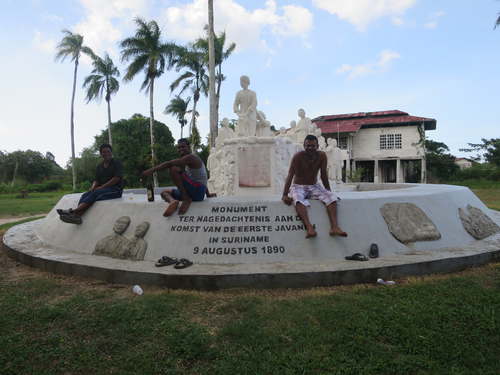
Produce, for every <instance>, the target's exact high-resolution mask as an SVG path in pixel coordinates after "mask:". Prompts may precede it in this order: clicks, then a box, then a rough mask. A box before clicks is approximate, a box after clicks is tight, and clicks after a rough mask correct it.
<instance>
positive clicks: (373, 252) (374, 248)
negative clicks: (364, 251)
mask: <svg viewBox="0 0 500 375" xmlns="http://www.w3.org/2000/svg"><path fill="white" fill-rule="evenodd" d="M368 256H369V257H370V258H378V246H377V244H376V243H372V244H371V245H370V252H369V253H368Z"/></svg>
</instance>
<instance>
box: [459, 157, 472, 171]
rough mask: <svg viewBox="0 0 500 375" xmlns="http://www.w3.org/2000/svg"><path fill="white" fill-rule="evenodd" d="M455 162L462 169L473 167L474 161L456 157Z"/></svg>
mask: <svg viewBox="0 0 500 375" xmlns="http://www.w3.org/2000/svg"><path fill="white" fill-rule="evenodd" d="M455 164H456V165H458V166H459V167H460V169H466V168H470V167H472V162H471V161H470V160H467V159H455Z"/></svg>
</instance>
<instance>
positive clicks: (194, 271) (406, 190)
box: [3, 184, 500, 289]
mask: <svg viewBox="0 0 500 375" xmlns="http://www.w3.org/2000/svg"><path fill="white" fill-rule="evenodd" d="M389 187H390V189H389ZM338 194H339V196H340V197H341V199H342V200H341V201H340V202H339V203H338V219H339V224H340V226H341V227H342V229H344V230H345V231H346V232H348V234H349V236H348V237H347V238H340V237H331V236H329V234H328V229H329V223H328V218H327V216H326V211H325V209H324V207H323V206H322V204H321V203H319V202H316V201H313V202H312V207H311V208H310V210H309V213H310V217H311V219H312V220H311V221H312V222H313V223H314V224H315V225H316V230H317V232H318V237H317V238H314V239H305V231H304V229H303V226H302V224H301V222H300V221H299V220H298V218H297V217H296V215H295V210H294V208H293V207H290V206H286V205H284V204H283V203H282V202H281V201H280V197H279V196H268V197H266V198H256V197H247V198H245V197H224V198H212V199H208V200H206V201H204V202H200V203H193V204H192V205H191V207H190V209H189V212H188V213H187V214H186V215H183V216H179V215H175V216H172V217H169V218H164V217H162V213H163V210H164V208H165V203H164V202H162V201H160V199H159V196H156V201H155V202H153V203H149V202H147V200H146V196H145V194H144V193H143V192H140V191H133V190H129V191H126V192H125V193H124V195H123V197H122V198H121V199H116V200H111V201H103V202H97V203H96V204H95V205H94V206H93V207H92V208H91V209H90V210H89V211H88V212H87V213H86V214H85V216H84V218H83V219H84V220H83V224H82V225H71V224H66V223H63V222H61V221H60V220H59V217H58V215H57V213H56V208H68V207H72V206H73V207H74V206H75V203H76V202H77V201H78V198H79V194H70V195H66V196H64V197H63V198H62V199H61V201H59V203H58V204H57V205H56V207H54V209H53V210H52V211H51V212H50V213H49V214H48V215H47V217H46V218H44V219H41V220H37V221H35V222H30V223H25V224H20V225H17V226H15V227H13V228H11V229H10V230H9V231H8V232H7V233H6V234H5V235H4V238H3V242H4V247H5V249H6V250H7V251H8V253H9V254H10V255H11V256H12V257H14V258H16V259H18V260H19V261H21V262H22V263H25V264H28V265H31V266H34V267H39V268H42V269H44V270H48V271H50V272H55V273H61V274H69V275H81V276H86V277H93V278H98V279H102V280H106V281H108V282H118V283H130V284H157V285H163V286H166V287H170V288H189V289H191V288H194V289H220V288H231V287H256V288H273V287H311V286H327V285H336V284H352V283H359V282H375V281H376V280H377V278H384V279H386V278H397V277H401V276H407V275H421V274H427V273H435V272H450V271H456V270H460V269H463V268H466V267H469V266H474V265H480V264H484V263H487V262H489V261H492V260H496V259H500V233H499V232H498V230H499V227H498V225H499V224H500V213H498V212H497V211H493V210H489V209H488V208H487V207H486V206H484V204H483V203H482V202H481V201H480V200H479V199H478V198H477V197H476V196H475V195H474V194H473V193H472V192H471V191H470V190H469V189H467V188H465V187H459V186H448V185H411V184H401V185H389V184H384V185H373V184H362V185H352V186H349V185H346V186H342V190H341V191H340V192H339V193H338ZM471 207H472V208H473V209H472V208H471ZM471 210H472V211H471ZM464 212H465V214H467V213H470V212H472V213H473V214H469V216H466V217H465V218H464ZM124 217H128V218H130V220H123V218H124ZM118 219H120V220H118ZM120 222H126V223H127V225H126V226H125V229H123V226H122V227H121V229H120V230H117V228H116V225H117V224H118V223H120ZM145 222H147V223H150V225H149V229H148V230H147V231H144V230H142V231H140V230H139V228H140V227H141V224H142V223H145ZM475 222H477V223H479V225H480V226H484V223H487V224H488V225H487V228H488V229H487V231H486V232H484V231H483V232H482V238H483V239H481V240H478V239H476V238H477V236H476V238H475V237H474V236H473V235H476V232H477V231H473V230H472V229H471V228H473V229H474V228H475V227H477V225H475ZM477 223H476V224H477ZM114 226H115V228H113V227H114ZM127 227H129V228H128V229H127ZM137 227H139V228H137ZM134 230H135V232H134ZM110 238H111V239H113V238H118V240H117V241H114V242H113V241H109V239H110ZM108 242H109V243H110V244H111V245H109V246H111V247H113V248H112V249H111V250H109V252H107V251H102V249H101V247H102V244H103V243H108ZM97 243H99V244H100V245H99V246H100V247H98V249H99V251H98V252H96V245H97ZM138 243H139V244H140V246H139V247H138V245H137V244H138ZM372 243H376V244H377V245H378V247H379V253H380V256H379V258H376V259H370V260H369V261H365V262H361V261H348V260H345V259H344V258H345V256H347V255H351V254H353V253H357V252H359V253H364V254H365V255H368V250H369V247H370V244H372ZM134 246H135V247H134ZM136 248H140V251H141V257H137V255H136V253H137V250H133V249H136ZM134 251H135V252H134ZM94 254H95V255H94ZM102 254H118V255H116V256H115V255H113V256H115V257H111V256H106V255H102ZM130 254H132V255H130ZM163 255H168V256H170V257H176V258H187V259H189V260H191V261H193V263H194V264H193V266H191V267H189V268H186V269H175V268H173V267H172V266H167V267H155V265H154V264H155V262H156V261H157V260H158V259H159V258H160V257H161V256H163ZM142 257H143V260H137V259H140V258H142ZM117 258H121V259H117Z"/></svg>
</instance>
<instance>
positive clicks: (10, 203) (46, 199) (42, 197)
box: [0, 191, 68, 218]
mask: <svg viewBox="0 0 500 375" xmlns="http://www.w3.org/2000/svg"><path fill="white" fill-rule="evenodd" d="M64 194H68V192H61V191H58V192H48V193H29V195H28V197H27V198H16V196H17V194H0V218H4V217H12V216H30V215H37V214H44V213H47V212H49V211H50V210H51V209H52V207H54V206H55V204H56V203H57V202H58V201H59V199H61V197H62V196H63V195H64Z"/></svg>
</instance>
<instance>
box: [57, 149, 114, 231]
mask: <svg viewBox="0 0 500 375" xmlns="http://www.w3.org/2000/svg"><path fill="white" fill-rule="evenodd" d="M99 154H101V157H102V159H103V161H102V163H99V164H98V165H97V168H96V177H95V180H94V182H93V183H92V186H91V187H90V190H89V191H87V192H86V193H84V194H83V195H82V196H81V197H80V200H79V202H78V206H77V207H76V208H75V209H73V208H70V209H69V210H62V209H58V210H57V213H58V214H59V217H60V219H61V220H62V221H64V222H65V223H70V224H81V223H82V215H83V214H84V212H85V211H87V210H88V209H89V208H90V206H92V204H94V202H97V201H103V200H108V199H115V198H120V197H121V196H122V192H123V167H122V163H121V162H120V161H119V160H117V159H114V158H113V148H112V147H111V145H109V144H107V143H104V144H102V145H101V146H100V147H99Z"/></svg>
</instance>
